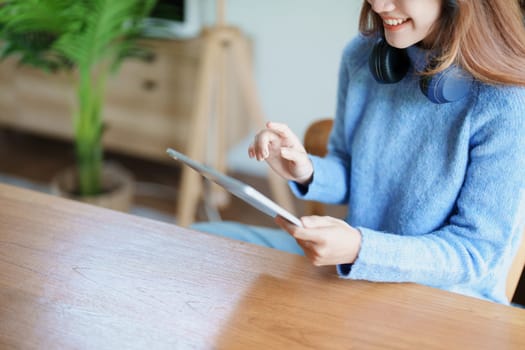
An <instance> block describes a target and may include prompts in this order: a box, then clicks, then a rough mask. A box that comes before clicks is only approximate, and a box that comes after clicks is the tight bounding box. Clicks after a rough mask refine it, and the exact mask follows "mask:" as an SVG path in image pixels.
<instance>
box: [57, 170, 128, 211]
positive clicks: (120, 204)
mask: <svg viewBox="0 0 525 350" xmlns="http://www.w3.org/2000/svg"><path fill="white" fill-rule="evenodd" d="M77 183H78V181H77V173H76V168H75V167H71V168H67V169H65V170H64V171H62V172H60V173H58V174H57V175H56V176H55V177H54V178H53V179H52V180H51V192H52V193H53V194H55V195H58V196H61V197H65V198H70V199H75V200H78V201H81V202H85V203H89V204H94V205H97V206H100V207H104V208H109V209H114V210H119V211H124V212H127V211H129V209H130V207H131V204H132V201H133V193H134V188H135V186H134V180H133V176H132V175H131V173H130V172H129V171H127V170H126V169H124V168H123V167H121V166H119V165H118V164H114V163H105V164H104V166H103V168H102V188H103V190H104V192H103V193H102V194H100V195H98V196H89V197H82V196H79V195H78V188H77Z"/></svg>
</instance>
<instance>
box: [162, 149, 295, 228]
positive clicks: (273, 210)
mask: <svg viewBox="0 0 525 350" xmlns="http://www.w3.org/2000/svg"><path fill="white" fill-rule="evenodd" d="M166 152H167V153H168V154H169V155H170V156H171V157H172V158H173V159H176V160H178V161H181V162H183V163H184V164H186V165H188V166H190V167H191V168H193V169H194V170H196V171H197V172H198V173H199V174H201V175H202V176H204V177H205V178H207V179H208V180H210V181H213V182H215V183H216V184H218V185H219V186H221V187H223V188H224V189H226V190H227V191H228V192H230V193H231V194H233V195H234V196H236V197H238V198H240V199H242V200H244V201H245V202H246V203H248V204H250V205H252V206H253V207H255V208H257V209H259V210H260V211H262V212H263V213H265V214H267V215H269V216H271V217H276V216H277V215H279V216H281V217H283V218H285V219H286V220H288V221H289V222H291V223H292V224H294V225H297V226H302V224H301V221H300V220H299V219H298V218H297V217H295V216H294V215H292V214H291V213H290V212H289V211H287V210H286V209H284V208H283V207H281V206H280V205H278V204H277V203H275V202H274V201H272V200H271V199H270V198H268V197H266V196H265V195H263V194H262V193H260V192H259V191H257V190H256V189H255V188H253V187H251V186H249V185H247V184H245V183H243V182H241V181H239V180H237V179H234V178H233V177H231V176H228V175H225V174H222V173H220V172H218V171H217V170H215V169H212V168H210V167H208V166H206V165H204V164H202V163H199V162H197V161H195V160H193V159H191V158H189V157H188V156H186V155H184V154H182V153H180V152H177V151H175V150H174V149H171V148H168V149H167V150H166Z"/></svg>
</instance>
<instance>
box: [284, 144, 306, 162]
mask: <svg viewBox="0 0 525 350" xmlns="http://www.w3.org/2000/svg"><path fill="white" fill-rule="evenodd" d="M281 157H283V158H284V159H286V160H289V161H291V162H294V163H296V164H303V163H305V162H306V161H308V160H309V158H308V154H307V153H306V152H305V151H303V150H298V149H296V148H291V147H281Z"/></svg>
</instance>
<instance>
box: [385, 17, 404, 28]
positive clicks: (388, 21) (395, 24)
mask: <svg viewBox="0 0 525 350" xmlns="http://www.w3.org/2000/svg"><path fill="white" fill-rule="evenodd" d="M409 20H410V19H409V18H383V26H384V27H385V28H387V29H397V28H399V27H400V26H402V25H403V24H405V23H407V22H408V21H409Z"/></svg>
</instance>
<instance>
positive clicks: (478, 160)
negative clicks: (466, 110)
mask: <svg viewBox="0 0 525 350" xmlns="http://www.w3.org/2000/svg"><path fill="white" fill-rule="evenodd" d="M521 95H522V94H518V95H517V96H518V97H519V98H517V99H515V100H514V101H513V107H512V108H508V107H509V106H496V107H494V108H492V109H491V111H492V112H493V113H492V114H493V116H492V117H491V116H490V114H491V111H488V112H487V111H486V109H485V110H483V109H482V110H479V111H477V112H476V111H474V112H473V113H472V114H473V116H472V117H471V119H473V120H472V121H471V124H472V130H471V137H470V143H469V163H468V167H467V172H466V175H465V179H464V183H463V186H462V188H461V191H460V193H459V195H458V198H457V200H456V202H455V206H454V211H453V215H451V217H450V219H449V220H448V221H447V222H446V224H445V225H444V226H442V227H440V228H439V229H437V230H435V231H434V232H429V233H427V234H424V235H420V236H403V235H399V234H396V233H394V232H392V233H389V232H379V231H375V230H371V229H368V228H366V227H359V228H358V229H359V230H360V231H361V233H362V245H361V250H360V252H359V256H358V258H357V260H356V261H355V262H354V264H353V265H352V268H351V269H348V266H347V265H340V266H338V273H339V274H340V275H341V276H342V277H345V278H351V279H365V280H370V281H382V282H416V283H422V284H426V285H430V286H436V287H444V286H449V285H454V284H462V283H469V282H470V281H475V280H479V279H481V278H483V276H486V274H487V273H491V271H494V269H495V268H496V267H497V266H501V265H502V264H503V259H509V258H508V256H509V255H513V254H515V252H516V249H515V248H516V247H517V245H518V242H519V240H520V238H521V232H522V230H523V223H524V214H525V174H524V172H523V171H524V170H523V169H525V151H524V150H525V115H524V113H523V112H524V111H523V107H521V106H523V105H525V101H524V100H523V98H521V97H520V96H521ZM514 97H516V95H514ZM493 100H496V101H497V100H498V99H497V98H496V97H494V99H493ZM496 110H499V112H495V111H496ZM476 114H477V115H476Z"/></svg>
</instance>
